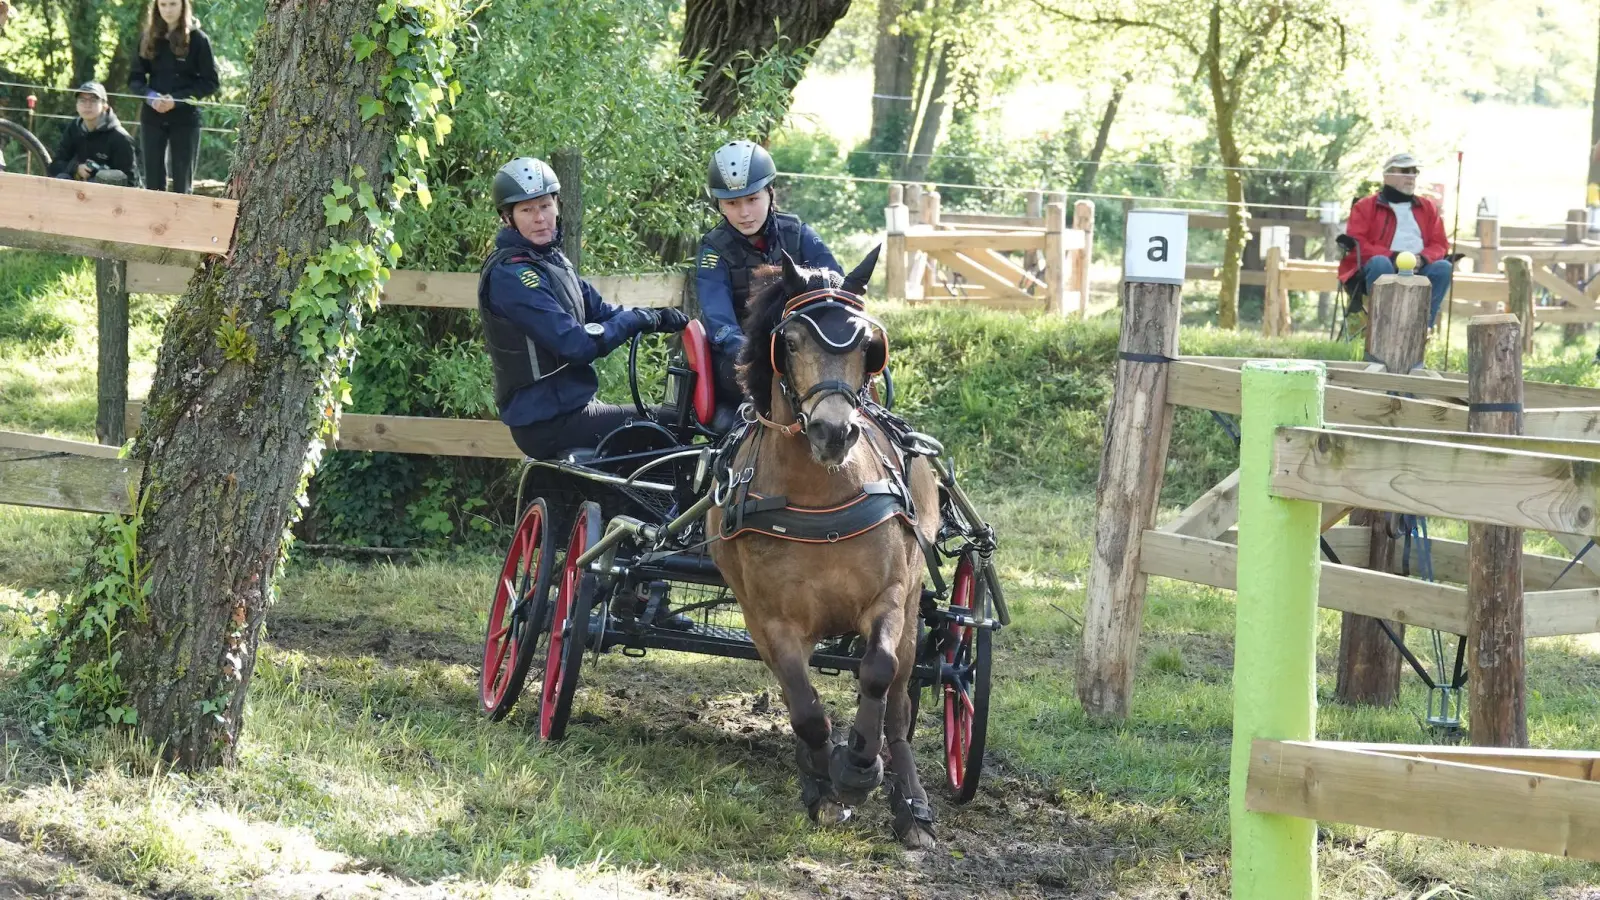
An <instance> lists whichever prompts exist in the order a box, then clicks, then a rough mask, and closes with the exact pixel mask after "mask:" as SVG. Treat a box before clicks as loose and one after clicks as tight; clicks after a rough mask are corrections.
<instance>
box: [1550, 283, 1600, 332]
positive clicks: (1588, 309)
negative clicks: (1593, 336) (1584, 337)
mask: <svg viewBox="0 0 1600 900" xmlns="http://www.w3.org/2000/svg"><path fill="white" fill-rule="evenodd" d="M1595 284H1600V280H1597V281H1596V282H1595ZM1533 321H1534V322H1535V323H1539V322H1544V323H1546V324H1549V325H1590V324H1593V323H1595V322H1600V307H1596V306H1593V305H1584V306H1535V307H1534V308H1533Z"/></svg>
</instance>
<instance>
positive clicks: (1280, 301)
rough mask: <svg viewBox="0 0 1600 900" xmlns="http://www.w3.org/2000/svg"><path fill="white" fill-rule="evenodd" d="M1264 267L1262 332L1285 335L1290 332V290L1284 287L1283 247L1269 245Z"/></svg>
mask: <svg viewBox="0 0 1600 900" xmlns="http://www.w3.org/2000/svg"><path fill="white" fill-rule="evenodd" d="M1263 267H1264V268H1265V269H1266V270H1267V289H1266V293H1265V295H1264V296H1263V298H1262V301H1261V302H1262V307H1261V333H1262V334H1263V335H1265V336H1267V337H1285V336H1287V335H1288V334H1289V292H1288V291H1285V290H1284V289H1283V248H1281V247H1277V246H1273V247H1268V248H1267V253H1266V260H1265V261H1264V263H1263Z"/></svg>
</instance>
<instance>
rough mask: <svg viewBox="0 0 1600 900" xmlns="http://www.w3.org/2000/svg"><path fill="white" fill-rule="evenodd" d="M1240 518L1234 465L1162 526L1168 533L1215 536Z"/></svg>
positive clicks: (1236, 472) (1237, 475)
mask: <svg viewBox="0 0 1600 900" xmlns="http://www.w3.org/2000/svg"><path fill="white" fill-rule="evenodd" d="M1238 522H1239V470H1238V469H1234V470H1233V472H1232V473H1231V474H1229V475H1228V477H1226V478H1224V479H1222V480H1221V481H1220V482H1218V483H1217V484H1216V485H1215V486H1214V487H1212V488H1211V490H1209V491H1206V492H1205V493H1204V494H1202V495H1201V496H1200V499H1198V500H1196V501H1195V502H1193V503H1191V504H1189V507H1188V508H1187V509H1185V510H1184V511H1183V512H1181V513H1178V517H1177V518H1176V519H1173V520H1172V521H1171V522H1168V523H1167V524H1166V525H1165V526H1163V527H1162V528H1161V530H1162V531H1165V532H1167V533H1168V534H1183V535H1188V536H1190V537H1201V538H1207V539H1215V538H1216V537H1217V536H1218V535H1220V534H1223V533H1224V532H1226V531H1227V530H1228V529H1230V528H1232V527H1233V526H1234V525H1236V524H1238Z"/></svg>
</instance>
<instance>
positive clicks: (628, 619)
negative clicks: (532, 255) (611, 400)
mask: <svg viewBox="0 0 1600 900" xmlns="http://www.w3.org/2000/svg"><path fill="white" fill-rule="evenodd" d="M640 341H641V338H640V337H638V336H636V337H635V338H634V339H633V343H632V344H631V345H630V347H629V352H628V383H629V386H630V390H631V393H632V399H633V402H634V406H635V407H636V409H637V413H638V418H637V419H636V420H635V421H633V422H632V423H630V424H628V425H624V426H623V427H621V428H619V429H617V430H616V431H614V432H612V433H611V434H609V435H607V436H606V437H605V438H604V439H602V440H601V441H600V442H599V445H598V446H596V447H594V448H593V449H584V450H579V451H574V452H571V453H569V454H567V456H566V457H564V458H562V459H559V460H549V461H545V460H532V459H527V460H524V461H523V463H522V468H521V471H520V474H519V481H518V488H517V511H518V517H517V520H516V521H517V524H516V529H515V532H514V534H513V536H512V539H511V544H510V548H509V549H508V550H507V553H506V557H505V563H504V566H503V567H502V569H501V571H500V577H499V579H498V582H497V584H496V586H495V590H494V596H493V600H492V601H491V605H490V608H489V621H488V628H487V631H486V635H485V642H484V659H483V668H482V674H481V678H480V690H479V695H480V703H481V706H482V709H483V711H484V712H485V713H486V714H487V715H489V716H490V717H491V718H493V719H496V720H499V719H502V718H504V717H505V716H506V715H507V714H508V713H509V712H510V711H511V709H512V706H513V704H515V703H516V702H517V700H518V698H519V696H520V695H521V694H522V692H523V690H524V686H525V685H529V684H530V683H532V686H533V688H534V691H535V693H534V696H533V698H532V701H533V702H535V703H537V727H538V733H539V736H540V737H541V738H542V739H544V740H552V741H554V740H560V739H561V738H562V737H563V736H564V735H565V733H566V729H567V724H568V720H569V717H570V714H571V710H572V702H573V696H574V694H575V693H576V692H577V689H578V686H579V683H580V681H581V679H582V672H583V660H584V656H585V653H586V652H590V653H593V654H601V653H607V652H611V651H620V652H621V653H622V654H624V655H626V656H643V655H645V654H646V653H648V652H649V651H650V650H676V651H681V652H688V653H699V654H704V655H709V656H722V657H729V658H735V659H751V660H754V659H759V655H758V653H757V650H756V645H755V643H754V642H753V641H752V640H751V637H750V634H749V632H748V630H747V629H746V628H745V627H744V625H743V621H742V618H741V615H740V611H739V606H738V604H737V603H736V602H735V600H734V597H733V595H732V594H731V592H730V591H729V589H728V587H727V585H726V583H725V581H724V579H723V578H722V576H721V574H720V573H719V571H718V568H717V566H716V565H715V564H714V563H713V562H712V558H711V555H710V553H709V551H708V546H709V545H710V543H711V542H712V540H714V538H713V537H708V536H707V535H706V533H705V528H706V524H705V521H706V513H707V511H708V510H709V509H711V508H712V506H713V505H714V504H720V503H721V502H722V501H723V500H724V496H723V494H724V491H725V490H726V481H727V480H728V479H725V478H724V479H718V478H716V477H714V476H715V473H714V471H713V470H714V468H715V466H716V465H717V461H718V459H719V456H718V438H719V433H718V431H717V430H714V429H713V428H712V427H711V425H712V420H713V415H714V409H713V400H712V383H713V381H712V375H711V369H710V366H711V356H710V352H709V346H708V342H707V339H706V334H705V331H704V329H703V328H702V327H701V325H700V323H699V322H691V323H690V326H689V328H688V329H687V330H686V331H685V332H684V333H683V335H682V341H681V348H679V349H676V350H674V351H673V353H672V354H671V355H670V357H669V359H668V362H667V366H666V370H667V371H666V378H665V386H664V389H663V393H664V394H665V397H664V398H663V399H664V400H665V402H664V403H662V404H661V405H659V406H650V405H647V404H646V403H645V402H644V398H643V397H642V396H641V384H640V378H639V360H640ZM881 383H882V386H883V389H884V392H885V400H886V402H887V403H888V404H890V405H892V402H893V397H892V391H893V388H892V383H891V382H889V381H888V378H887V374H885V375H884V377H883V379H882V382H881ZM878 384H879V382H877V381H874V382H873V383H872V385H871V389H872V390H873V391H876V389H877V387H878ZM885 408H886V407H878V409H880V410H882V409H885ZM928 441H929V443H932V444H933V446H932V448H924V449H925V451H927V452H928V455H930V456H933V457H934V458H933V460H932V461H933V462H934V468H935V470H936V472H937V473H938V480H939V501H940V513H941V526H940V529H939V532H938V538H937V541H936V542H935V543H934V547H933V549H934V554H933V555H935V556H936V557H937V559H936V560H935V561H933V562H932V564H931V565H929V566H928V574H927V576H926V578H925V579H924V584H923V588H922V595H921V606H920V616H919V618H920V625H919V628H918V638H917V654H916V663H915V668H914V670H913V674H912V677H911V680H910V684H909V691H910V693H911V704H912V707H911V708H912V715H913V719H912V721H913V727H914V724H915V717H916V711H917V708H918V706H919V702H920V700H921V697H922V694H923V692H924V691H925V690H929V689H931V690H933V691H935V692H936V693H935V695H934V700H933V702H934V703H935V704H937V706H938V709H939V714H940V715H942V716H943V720H944V730H943V732H944V733H943V737H944V754H943V757H944V761H945V770H946V779H945V780H946V783H947V785H948V787H949V790H950V792H951V794H952V796H953V797H954V799H955V800H956V801H957V802H961V803H964V802H966V801H968V800H970V799H971V798H972V797H973V796H974V794H975V792H976V790H977V786H978V781H979V778H980V776H981V773H982V760H983V750H984V743H985V736H986V731H987V721H988V705H989V695H990V693H989V692H990V677H991V666H992V640H993V634H994V632H995V631H996V630H998V629H999V628H1001V627H1002V626H1004V625H1005V624H1007V623H1008V619H1009V617H1008V614H1007V612H1006V605H1005V600H1004V597H1003V595H1002V593H1001V591H1000V585H999V582H998V579H997V578H996V575H995V569H994V565H993V553H994V549H995V543H994V536H993V532H992V531H991V529H990V528H989V526H988V525H986V524H985V523H984V521H983V520H982V518H981V517H980V516H979V515H978V513H977V511H976V510H975V509H974V508H973V506H972V503H971V502H970V501H969V500H968V498H967V496H966V494H965V493H964V492H963V491H962V489H961V487H960V486H959V485H958V484H957V483H956V481H955V479H954V477H953V474H952V471H951V468H950V466H949V464H948V462H946V461H944V460H942V459H938V458H937V457H936V454H937V452H938V448H937V443H936V442H933V441H931V439H928ZM735 480H736V479H735ZM863 643H864V642H863V641H862V639H861V637H860V636H859V635H857V634H841V635H836V636H833V637H831V638H827V639H825V640H823V641H822V642H820V643H819V644H817V645H816V646H815V648H814V650H813V652H812V655H811V659H810V665H811V667H812V668H813V669H815V670H817V671H819V672H822V673H826V674H835V675H836V674H839V673H842V672H847V671H848V672H852V673H856V672H858V669H859V664H860V661H861V657H862V652H863ZM536 672H537V673H540V674H538V675H534V677H530V675H533V673H536ZM535 678H537V683H533V682H534V680H535Z"/></svg>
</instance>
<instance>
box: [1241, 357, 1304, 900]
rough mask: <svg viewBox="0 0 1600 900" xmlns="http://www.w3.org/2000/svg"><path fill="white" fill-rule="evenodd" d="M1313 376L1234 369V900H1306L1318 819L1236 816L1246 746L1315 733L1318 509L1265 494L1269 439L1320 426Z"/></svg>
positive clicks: (1299, 367)
mask: <svg viewBox="0 0 1600 900" xmlns="http://www.w3.org/2000/svg"><path fill="white" fill-rule="evenodd" d="M1323 375H1324V369H1323V365H1322V364H1321V363H1317V362H1304V361H1298V360H1291V361H1283V362H1252V363H1246V364H1245V366H1244V369H1243V371H1242V373H1241V391H1242V394H1241V400H1242V404H1243V412H1244V415H1243V417H1242V419H1243V421H1242V423H1241V424H1242V427H1243V439H1242V441H1241V442H1240V447H1239V563H1240V564H1239V573H1238V587H1239V591H1238V600H1237V607H1236V609H1235V612H1234V615H1235V617H1236V630H1235V633H1234V646H1233V760H1232V763H1233V765H1232V769H1231V773H1230V778H1229V803H1228V810H1229V815H1230V818H1231V820H1232V830H1233V897H1234V900H1313V898H1315V897H1316V895H1317V842H1316V838H1317V823H1316V822H1313V821H1310V820H1308V819H1298V818H1294V817H1292V816H1278V815H1266V814H1264V813H1253V812H1248V811H1246V810H1245V782H1246V775H1247V774H1248V772H1249V769H1250V742H1251V741H1253V740H1255V739H1256V738H1271V739H1274V740H1289V741H1294V740H1299V741H1304V740H1310V739H1311V738H1313V737H1315V736H1316V729H1317V669H1316V659H1317V653H1316V651H1317V637H1316V635H1317V576H1318V574H1319V573H1320V571H1321V565H1320V561H1319V559H1318V556H1317V537H1318V534H1319V532H1320V528H1321V521H1322V518H1321V516H1322V510H1321V508H1320V504H1317V503H1307V502H1305V501H1301V500H1280V499H1278V498H1277V497H1274V496H1272V494H1271V493H1270V492H1269V489H1268V486H1269V484H1270V482H1271V477H1270V476H1271V471H1272V456H1273V445H1274V443H1275V440H1274V432H1275V431H1276V430H1277V429H1278V428H1279V427H1280V426H1285V425H1305V426H1321V425H1322V394H1323V389H1322V386H1323Z"/></svg>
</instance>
